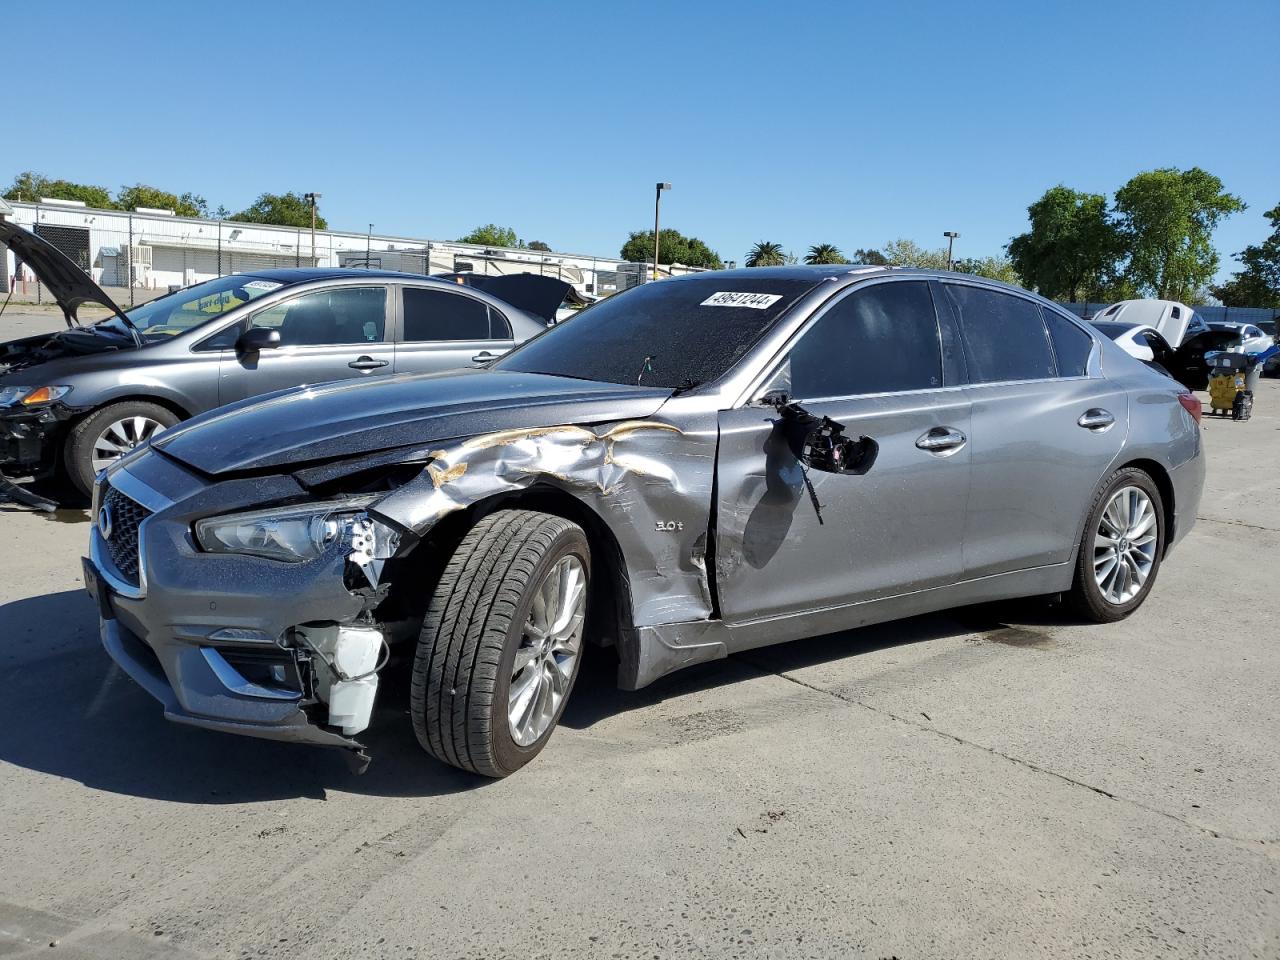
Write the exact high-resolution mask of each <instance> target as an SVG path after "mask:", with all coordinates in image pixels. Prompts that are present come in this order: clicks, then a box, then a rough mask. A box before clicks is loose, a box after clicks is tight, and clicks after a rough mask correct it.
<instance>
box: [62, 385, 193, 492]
mask: <svg viewBox="0 0 1280 960" xmlns="http://www.w3.org/2000/svg"><path fill="white" fill-rule="evenodd" d="M177 422H178V416H177V414H175V413H174V412H173V411H172V410H169V409H167V408H166V407H162V406H160V405H159V404H158V403H149V402H147V401H145V400H126V401H124V402H123V403H113V404H109V405H108V406H105V407H103V408H102V409H101V410H98V411H96V412H94V413H92V414H90V415H89V416H87V417H85V418H84V419H83V420H81V421H80V422H79V423H77V424H76V425H75V426H74V427H73V428H72V430H71V434H70V436H68V437H67V446H66V451H65V453H66V456H65V460H66V473H67V479H68V480H70V481H71V485H72V486H73V487H74V488H75V490H76V492H77V493H79V494H81V495H82V496H85V497H88V496H89V494H90V493H92V491H93V481H94V478H95V477H97V475H98V473H99V472H101V471H102V470H105V469H106V468H107V467H109V466H111V464H112V463H114V462H115V461H116V460H119V459H120V458H121V457H123V456H124V455H125V454H126V453H128V452H129V451H130V450H132V449H134V448H135V447H138V446H141V445H142V444H144V443H146V442H147V441H148V440H150V439H151V438H152V437H154V436H155V435H156V434H158V433H160V432H162V431H164V430H167V429H168V428H169V427H172V426H174V425H175V424H176V423H177Z"/></svg>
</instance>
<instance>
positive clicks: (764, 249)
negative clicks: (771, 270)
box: [745, 240, 787, 267]
mask: <svg viewBox="0 0 1280 960" xmlns="http://www.w3.org/2000/svg"><path fill="white" fill-rule="evenodd" d="M745 262H746V265H747V266H748V267H781V266H783V265H784V264H785V263H786V262H787V254H786V253H784V252H783V250H782V244H780V243H771V242H769V241H768V240H761V241H760V242H759V243H757V244H756V245H755V246H754V247H752V248H751V249H750V250H749V251H747V259H746V261H745Z"/></svg>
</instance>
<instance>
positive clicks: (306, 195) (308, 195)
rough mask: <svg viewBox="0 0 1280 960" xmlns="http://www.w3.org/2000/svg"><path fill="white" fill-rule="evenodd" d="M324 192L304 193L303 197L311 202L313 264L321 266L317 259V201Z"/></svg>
mask: <svg viewBox="0 0 1280 960" xmlns="http://www.w3.org/2000/svg"><path fill="white" fill-rule="evenodd" d="M321 196H322V194H319V193H304V194H303V195H302V199H304V200H307V201H309V202H310V204H311V265H312V266H313V267H315V266H319V264H318V263H317V261H316V201H317V200H319V199H320V197H321Z"/></svg>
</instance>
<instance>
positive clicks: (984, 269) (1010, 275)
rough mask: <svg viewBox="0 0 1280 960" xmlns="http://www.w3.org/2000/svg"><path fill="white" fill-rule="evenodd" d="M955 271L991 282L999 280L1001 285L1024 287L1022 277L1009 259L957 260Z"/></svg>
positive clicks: (978, 258) (974, 258)
mask: <svg viewBox="0 0 1280 960" xmlns="http://www.w3.org/2000/svg"><path fill="white" fill-rule="evenodd" d="M955 270H956V271H957V272H959V273H972V274H974V275H975V276H979V277H986V278H987V279H989V280H999V281H1000V282H1001V283H1011V284H1013V285H1014V286H1015V287H1016V286H1021V285H1022V277H1021V276H1020V275H1019V271H1018V270H1017V269H1015V268H1014V265H1013V261H1011V260H1010V259H1009V258H1008V257H971V258H969V259H967V260H957V261H956V264H955Z"/></svg>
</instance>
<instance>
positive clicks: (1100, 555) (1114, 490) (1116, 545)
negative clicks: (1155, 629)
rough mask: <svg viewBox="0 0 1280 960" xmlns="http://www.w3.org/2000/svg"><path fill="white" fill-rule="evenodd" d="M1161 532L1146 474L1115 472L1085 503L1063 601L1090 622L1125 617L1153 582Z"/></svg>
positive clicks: (1160, 510)
mask: <svg viewBox="0 0 1280 960" xmlns="http://www.w3.org/2000/svg"><path fill="white" fill-rule="evenodd" d="M1165 536H1166V534H1165V522H1164V501H1163V499H1162V498H1161V496H1160V489H1159V488H1158V487H1157V486H1156V484H1155V481H1154V480H1152V479H1151V475H1150V474H1148V473H1146V472H1145V471H1143V470H1140V469H1138V468H1137V467H1124V468H1122V469H1120V470H1117V471H1116V472H1115V473H1113V474H1112V475H1111V476H1110V477H1108V478H1107V481H1106V482H1105V483H1104V484H1103V485H1102V487H1101V488H1100V489H1099V491H1098V494H1097V496H1095V497H1094V500H1093V504H1092V506H1091V507H1090V510H1089V518H1088V520H1087V521H1086V523H1085V527H1084V534H1083V536H1082V537H1081V540H1080V549H1079V551H1078V553H1079V555H1078V557H1077V558H1076V572H1075V582H1074V584H1073V585H1072V588H1071V592H1070V593H1068V594H1067V597H1066V599H1067V603H1068V605H1069V606H1070V607H1071V608H1072V610H1074V611H1075V613H1076V614H1078V615H1079V616H1080V617H1082V618H1084V619H1086V620H1092V621H1094V622H1095V623H1113V622H1115V621H1117V620H1123V619H1124V618H1125V617H1127V616H1129V614H1131V613H1133V611H1135V610H1137V609H1138V607H1140V606H1142V603H1143V601H1144V600H1146V599H1147V594H1149V593H1150V592H1151V588H1152V586H1154V585H1155V582H1156V574H1157V573H1159V571H1160V561H1161V559H1162V558H1163V556H1164V550H1165Z"/></svg>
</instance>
